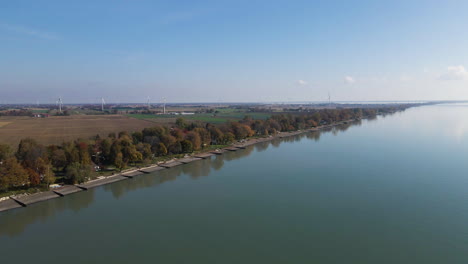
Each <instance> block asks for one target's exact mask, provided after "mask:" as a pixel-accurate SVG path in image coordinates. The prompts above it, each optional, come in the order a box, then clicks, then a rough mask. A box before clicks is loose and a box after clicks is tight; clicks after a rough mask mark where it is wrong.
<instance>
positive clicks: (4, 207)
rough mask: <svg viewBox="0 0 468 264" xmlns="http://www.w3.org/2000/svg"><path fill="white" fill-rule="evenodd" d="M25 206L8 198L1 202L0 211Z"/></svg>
mask: <svg viewBox="0 0 468 264" xmlns="http://www.w3.org/2000/svg"><path fill="white" fill-rule="evenodd" d="M21 207H23V206H22V205H20V204H19V203H17V202H15V200H13V199H7V200H4V201H1V202H0V212H3V211H7V210H11V209H15V208H21Z"/></svg>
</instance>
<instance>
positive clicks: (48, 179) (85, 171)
mask: <svg viewBox="0 0 468 264" xmlns="http://www.w3.org/2000/svg"><path fill="white" fill-rule="evenodd" d="M403 109H404V107H402V106H399V107H385V108H352V109H321V110H314V111H311V112H307V113H282V114H274V115H272V116H271V117H270V118H268V119H266V120H254V119H252V118H251V117H249V116H245V118H243V119H242V120H239V121H229V122H226V123H223V124H216V125H215V124H210V123H202V122H192V123H188V122H187V121H186V120H185V119H183V118H178V119H177V120H176V122H175V124H174V125H172V126H163V125H157V126H154V127H149V128H145V129H143V130H142V131H136V132H133V133H129V132H126V131H122V132H120V133H117V134H116V133H110V134H109V135H107V136H106V137H101V136H99V135H97V136H95V137H93V138H91V139H78V140H75V141H72V142H64V143H62V144H61V145H48V146H44V145H42V144H39V143H38V142H36V141H35V140H34V139H32V138H26V139H23V140H21V141H20V143H19V145H18V148H17V150H15V151H14V150H13V149H12V148H10V147H9V146H8V145H2V144H0V192H5V191H10V190H18V189H26V188H31V187H42V188H47V187H48V186H49V185H50V184H52V183H55V182H56V181H57V177H56V176H60V183H69V184H76V183H82V182H84V181H87V180H89V179H92V178H94V177H96V175H97V171H99V170H102V169H114V168H115V169H117V170H120V171H121V170H122V169H124V168H125V167H127V166H136V165H146V164H150V163H152V162H154V160H155V159H157V158H161V157H166V156H169V155H177V154H186V153H192V152H194V151H200V150H203V149H205V148H208V147H210V146H211V147H213V146H214V145H228V144H231V143H233V142H235V141H238V140H242V139H246V138H249V137H252V136H268V135H275V134H276V133H278V132H283V131H294V130H300V129H307V128H313V127H318V126H322V125H327V124H333V123H336V122H340V121H347V120H359V119H361V118H373V117H375V116H376V115H377V114H385V113H393V112H395V111H398V110H403Z"/></svg>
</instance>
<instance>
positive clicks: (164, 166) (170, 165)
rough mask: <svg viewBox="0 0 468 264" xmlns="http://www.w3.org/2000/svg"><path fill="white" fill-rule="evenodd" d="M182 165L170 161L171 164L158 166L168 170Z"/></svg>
mask: <svg viewBox="0 0 468 264" xmlns="http://www.w3.org/2000/svg"><path fill="white" fill-rule="evenodd" d="M182 164H184V163H182V162H178V161H171V162H167V163H163V164H159V166H161V167H163V168H166V169H170V168H172V167H175V166H179V165H182Z"/></svg>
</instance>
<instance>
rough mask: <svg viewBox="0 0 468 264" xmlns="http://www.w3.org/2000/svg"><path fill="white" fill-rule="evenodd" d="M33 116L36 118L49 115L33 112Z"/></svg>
mask: <svg viewBox="0 0 468 264" xmlns="http://www.w3.org/2000/svg"><path fill="white" fill-rule="evenodd" d="M33 117H36V118H46V117H49V114H45V113H35V114H33Z"/></svg>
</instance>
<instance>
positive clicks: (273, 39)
mask: <svg viewBox="0 0 468 264" xmlns="http://www.w3.org/2000/svg"><path fill="white" fill-rule="evenodd" d="M467 14H468V1H442V0H440V1H416V0H415V1H411V0H406V1H395V0H393V1H377V0H375V1H350V0H348V1H330V0H328V1H311V0H309V1H293V0H290V1H275V0H270V1H255V0H249V1H242V0H236V1H220V0H217V1H175V0H170V1H138V0H125V1H124V0H112V1H110V0H109V1H99V0H93V1H84V0H80V1H63V0H57V1H46V0H42V1H36V0H30V1H22V0H15V1H1V2H0V103H34V102H36V101H37V100H38V101H39V102H40V103H53V102H55V100H56V98H58V97H59V96H61V97H62V98H63V101H64V102H65V103H77V102H84V103H92V102H98V101H100V98H101V97H104V98H105V99H106V100H107V101H108V102H143V101H146V98H147V97H148V96H149V97H150V98H151V101H152V102H154V103H156V102H159V101H160V100H161V98H162V97H167V101H168V102H233V101H236V102H254V101H255V102H265V101H320V100H325V99H326V98H327V97H328V95H327V94H328V92H330V94H331V96H332V100H415V99H423V100H428V99H468V15H467Z"/></svg>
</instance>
